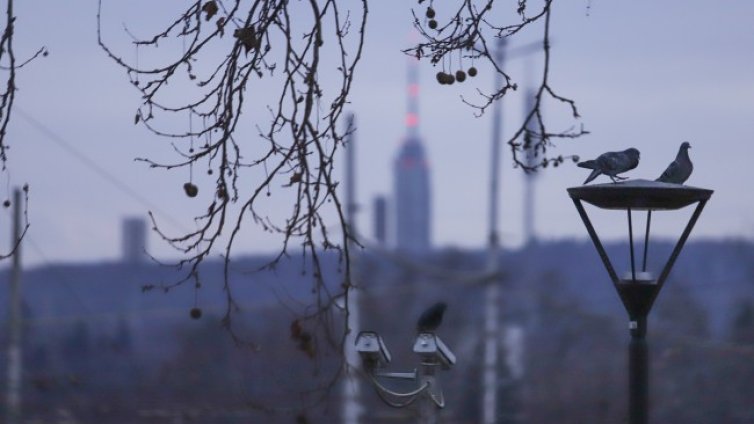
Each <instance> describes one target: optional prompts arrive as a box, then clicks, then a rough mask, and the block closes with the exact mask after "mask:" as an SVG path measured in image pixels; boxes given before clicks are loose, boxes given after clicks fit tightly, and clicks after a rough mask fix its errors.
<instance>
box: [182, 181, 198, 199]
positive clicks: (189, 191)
mask: <svg viewBox="0 0 754 424" xmlns="http://www.w3.org/2000/svg"><path fill="white" fill-rule="evenodd" d="M183 191H185V192H186V196H188V197H196V195H197V194H199V188H197V187H196V186H195V185H194V184H192V183H186V184H184V185H183Z"/></svg>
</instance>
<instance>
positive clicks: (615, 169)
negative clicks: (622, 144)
mask: <svg viewBox="0 0 754 424" xmlns="http://www.w3.org/2000/svg"><path fill="white" fill-rule="evenodd" d="M638 164H639V151H638V150H637V149H634V148H633V147H632V148H630V149H626V150H624V151H622V152H607V153H603V154H601V155H599V156H598V157H597V159H593V160H586V161H584V162H579V163H578V166H579V167H580V168H587V169H591V170H592V173H591V174H589V176H588V177H587V178H586V181H584V184H587V183H588V182H590V181H592V180H593V179H595V178H597V177H599V176H600V175H602V174H604V175H607V176H608V177H610V179H611V180H613V182H614V183H615V182H617V180H625V179H626V178H625V177H619V176H618V174H622V173H624V172H626V171H630V170H632V169H634V168H636V166H637V165H638Z"/></svg>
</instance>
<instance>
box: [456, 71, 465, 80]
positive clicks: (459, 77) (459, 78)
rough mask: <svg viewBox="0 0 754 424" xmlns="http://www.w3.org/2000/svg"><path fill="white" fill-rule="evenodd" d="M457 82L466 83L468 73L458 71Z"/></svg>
mask: <svg viewBox="0 0 754 424" xmlns="http://www.w3.org/2000/svg"><path fill="white" fill-rule="evenodd" d="M456 81H458V82H464V81H466V72H463V71H461V70H458V71H456Z"/></svg>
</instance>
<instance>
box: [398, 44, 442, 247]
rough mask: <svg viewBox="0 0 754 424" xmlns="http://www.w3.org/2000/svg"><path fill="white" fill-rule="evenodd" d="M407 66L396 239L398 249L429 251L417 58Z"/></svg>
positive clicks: (427, 187) (427, 192) (426, 168)
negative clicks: (404, 133) (404, 124)
mask: <svg viewBox="0 0 754 424" xmlns="http://www.w3.org/2000/svg"><path fill="white" fill-rule="evenodd" d="M409 61H410V62H409V66H408V93H407V94H408V104H407V108H406V109H407V110H406V137H405V139H404V140H403V143H401V147H400V150H399V151H398V156H397V157H396V159H395V165H394V178H395V181H394V184H395V186H394V190H395V191H394V193H395V225H394V227H393V228H394V229H395V242H396V247H397V248H398V249H399V250H404V251H410V252H416V253H421V252H426V251H428V250H429V249H430V245H431V238H432V237H431V230H430V229H431V224H432V222H431V220H432V215H431V208H430V200H431V196H430V184H429V164H428V162H427V158H426V154H425V151H424V145H423V143H422V140H421V137H420V136H419V81H418V79H419V78H418V72H417V64H416V59H413V58H410V59H409Z"/></svg>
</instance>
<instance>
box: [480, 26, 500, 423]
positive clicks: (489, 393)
mask: <svg viewBox="0 0 754 424" xmlns="http://www.w3.org/2000/svg"><path fill="white" fill-rule="evenodd" d="M504 51H505V39H504V38H500V39H498V42H497V46H496V49H495V53H494V54H495V63H497V65H498V66H501V65H502V63H503V56H504ZM502 84H503V76H502V75H501V74H500V73H496V74H495V87H494V89H495V90H497V89H499V88H500V87H501V86H502ZM492 108H493V109H492V164H491V171H490V210H489V214H490V216H489V239H488V246H487V271H488V272H489V273H490V275H498V274H499V271H500V265H499V259H500V234H499V230H498V223H497V216H498V206H499V203H500V187H499V182H500V143H501V142H502V120H503V116H502V115H503V104H502V101H500V100H498V101H496V102H495V104H493V105H492ZM499 298H500V279H499V278H498V277H493V278H491V279H490V281H489V283H487V287H486V290H485V305H484V366H483V371H482V372H483V376H482V384H483V395H482V423H484V424H494V423H495V422H496V421H497V381H498V378H497V377H498V376H497V364H498V356H499V354H498V335H499V334H500V321H499V315H500V311H499V302H500V300H499Z"/></svg>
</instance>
